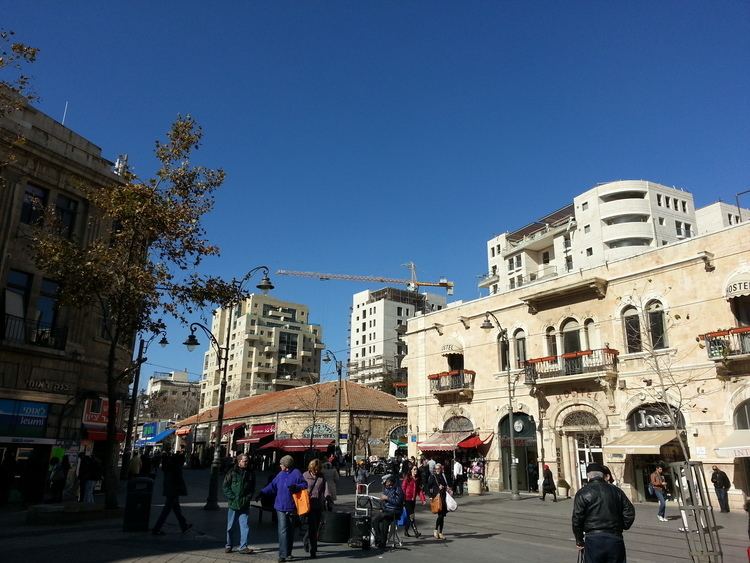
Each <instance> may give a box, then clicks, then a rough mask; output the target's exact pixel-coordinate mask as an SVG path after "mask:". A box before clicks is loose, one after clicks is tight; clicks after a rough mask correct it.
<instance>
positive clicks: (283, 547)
mask: <svg viewBox="0 0 750 563" xmlns="http://www.w3.org/2000/svg"><path fill="white" fill-rule="evenodd" d="M276 517H277V520H278V522H277V524H278V531H279V559H286V558H287V557H289V556H290V555H291V554H292V547H293V546H294V513H293V512H282V511H281V510H277V511H276Z"/></svg>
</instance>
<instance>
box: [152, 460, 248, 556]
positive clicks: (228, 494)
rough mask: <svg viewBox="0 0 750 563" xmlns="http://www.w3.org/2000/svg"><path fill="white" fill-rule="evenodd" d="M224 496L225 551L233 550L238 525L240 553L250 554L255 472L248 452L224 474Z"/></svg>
mask: <svg viewBox="0 0 750 563" xmlns="http://www.w3.org/2000/svg"><path fill="white" fill-rule="evenodd" d="M162 463H163V461H162ZM223 489H224V497H225V498H226V499H227V542H226V544H225V545H224V552H225V553H231V552H232V543H233V542H232V536H233V534H234V528H235V527H236V526H238V527H239V529H240V548H239V550H238V552H239V553H243V554H246V555H249V554H251V553H252V552H253V549H252V548H251V547H250V546H249V545H248V543H247V542H248V538H249V535H250V525H249V524H248V519H249V518H250V501H251V500H252V499H253V493H254V492H255V473H254V472H253V470H252V468H251V467H250V457H249V456H248V455H247V454H240V455H239V456H237V463H236V465H235V466H234V467H232V469H230V470H229V471H227V474H226V475H225V476H224V486H223Z"/></svg>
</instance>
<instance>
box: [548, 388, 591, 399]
mask: <svg viewBox="0 0 750 563" xmlns="http://www.w3.org/2000/svg"><path fill="white" fill-rule="evenodd" d="M600 397H602V394H601V393H600V392H598V391H586V390H585V389H571V390H569V391H565V392H564V393H560V394H559V395H548V396H547V400H548V401H550V402H552V401H557V402H560V401H567V400H568V399H591V400H592V401H598V400H599V399H600Z"/></svg>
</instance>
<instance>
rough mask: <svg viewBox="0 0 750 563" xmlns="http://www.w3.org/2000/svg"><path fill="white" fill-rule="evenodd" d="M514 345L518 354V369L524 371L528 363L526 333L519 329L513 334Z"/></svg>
mask: <svg viewBox="0 0 750 563" xmlns="http://www.w3.org/2000/svg"><path fill="white" fill-rule="evenodd" d="M513 345H514V347H515V350H514V351H515V353H516V368H517V369H522V368H523V365H524V363H525V362H526V333H525V332H524V331H523V330H521V329H519V330H517V331H516V332H514V333H513Z"/></svg>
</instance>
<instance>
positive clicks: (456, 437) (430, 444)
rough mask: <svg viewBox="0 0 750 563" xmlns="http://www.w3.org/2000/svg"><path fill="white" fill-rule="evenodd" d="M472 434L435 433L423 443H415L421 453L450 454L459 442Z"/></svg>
mask: <svg viewBox="0 0 750 563" xmlns="http://www.w3.org/2000/svg"><path fill="white" fill-rule="evenodd" d="M472 434H473V432H435V433H434V434H433V435H432V436H430V437H429V438H427V439H426V440H425V441H424V442H419V443H417V447H418V448H419V449H420V450H421V451H423V452H452V451H454V450H456V449H457V448H458V444H459V442H463V441H464V440H466V438H468V437H469V436H471V435H472Z"/></svg>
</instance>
